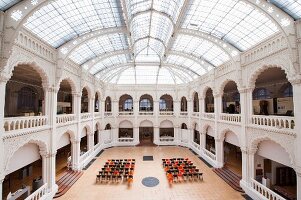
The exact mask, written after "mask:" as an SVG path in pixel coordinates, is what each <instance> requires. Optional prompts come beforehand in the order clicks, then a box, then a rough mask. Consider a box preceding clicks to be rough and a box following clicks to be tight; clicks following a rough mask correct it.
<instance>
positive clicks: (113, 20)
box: [0, 0, 301, 84]
mask: <svg viewBox="0 0 301 200" xmlns="http://www.w3.org/2000/svg"><path fill="white" fill-rule="evenodd" d="M0 1H1V0H0ZM300 1H301V0H298V1H296V0H295V1H294V0H287V1H284V0H270V2H271V3H273V4H274V5H276V6H278V7H279V8H281V9H283V10H284V11H286V12H287V13H289V14H290V15H292V16H294V18H295V19H299V18H300V15H301V11H300V10H301V8H300V7H301V6H300ZM1 2H5V4H7V5H8V4H11V5H12V4H14V2H15V3H16V2H17V1H1ZM3 6H4V3H3ZM0 9H1V4H0ZM2 9H3V7H2ZM125 11H127V12H125ZM24 26H25V28H27V29H28V30H29V31H31V32H32V33H34V34H36V35H37V36H38V37H39V38H41V39H42V40H44V41H45V42H47V43H48V44H50V45H51V46H53V47H54V48H58V49H59V50H61V51H59V52H65V53H66V54H64V55H65V57H66V59H70V60H72V61H74V62H75V63H77V64H78V65H80V66H81V67H83V68H84V69H85V70H88V71H89V72H90V73H91V74H93V75H95V76H96V77H97V78H99V79H100V80H103V81H105V82H110V83H118V84H130V83H134V84H179V83H187V82H189V81H192V80H194V79H195V78H197V77H199V76H201V75H203V74H205V73H207V72H208V71H210V70H211V69H212V68H213V67H214V66H220V65H222V64H224V63H225V62H228V61H231V60H233V59H232V58H231V56H235V55H230V54H229V53H228V52H229V51H226V50H225V48H224V46H223V45H226V46H227V44H230V45H232V46H233V49H235V50H237V52H239V51H246V50H248V49H250V48H252V47H254V46H255V45H256V44H258V43H259V42H261V41H263V40H264V39H266V38H268V37H271V36H272V35H274V34H275V33H277V32H279V30H278V25H277V24H275V22H274V21H271V20H270V19H269V18H268V17H267V16H266V15H265V13H263V11H262V10H258V9H256V8H255V7H254V6H253V5H250V4H248V3H246V1H241V0H190V1H185V0H124V2H123V1H119V0H54V1H51V2H50V3H45V5H44V6H41V7H40V8H39V9H37V10H36V11H35V12H34V13H33V14H31V16H30V17H29V18H28V19H27V21H26V22H25V23H24ZM116 27H122V29H123V30H127V31H124V32H121V31H120V29H119V30H117V29H116V32H115V28H116ZM103 29H108V30H109V31H108V32H109V33H108V34H105V35H104V34H103V33H99V32H97V31H99V30H103ZM183 29H184V30H186V32H179V31H178V30H183ZM189 30H194V31H193V32H191V31H190V32H189ZM197 31H198V32H197ZM91 33H93V34H95V36H93V37H92V38H91V37H90V36H89V37H87V38H85V36H86V35H85V34H87V35H89V34H90V35H91ZM196 33H200V34H196ZM203 33H206V34H205V35H208V34H209V36H210V37H211V36H214V37H215V38H218V39H221V40H223V42H216V43H215V42H214V41H213V40H210V39H208V38H206V37H201V35H202V34H203ZM100 34H102V35H100ZM80 36H82V37H81V40H80V42H79V44H74V45H75V47H74V48H70V45H69V44H71V43H72V42H73V41H76V40H77V39H78V37H80ZM212 38H213V37H212ZM68 42H71V43H68ZM68 45H69V46H68ZM76 45H77V46H76ZM62 50H64V51H62ZM123 53H124V54H123ZM62 57H64V56H62ZM94 61H95V62H94Z"/></svg>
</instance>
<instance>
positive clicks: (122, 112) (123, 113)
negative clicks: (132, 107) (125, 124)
mask: <svg viewBox="0 0 301 200" xmlns="http://www.w3.org/2000/svg"><path fill="white" fill-rule="evenodd" d="M124 115H126V116H127V115H134V111H119V116H124Z"/></svg>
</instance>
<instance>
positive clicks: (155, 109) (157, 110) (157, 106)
mask: <svg viewBox="0 0 301 200" xmlns="http://www.w3.org/2000/svg"><path fill="white" fill-rule="evenodd" d="M159 113H160V112H159V101H158V100H154V115H155V116H159Z"/></svg>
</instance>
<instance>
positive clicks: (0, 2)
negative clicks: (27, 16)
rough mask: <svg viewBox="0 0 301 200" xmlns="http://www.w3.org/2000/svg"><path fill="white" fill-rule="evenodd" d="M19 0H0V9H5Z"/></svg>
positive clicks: (19, 0)
mask: <svg viewBox="0 0 301 200" xmlns="http://www.w3.org/2000/svg"><path fill="white" fill-rule="evenodd" d="M21 1H22V0H0V10H2V11H6V10H7V9H9V8H10V7H12V6H14V5H15V4H17V3H19V2H21Z"/></svg>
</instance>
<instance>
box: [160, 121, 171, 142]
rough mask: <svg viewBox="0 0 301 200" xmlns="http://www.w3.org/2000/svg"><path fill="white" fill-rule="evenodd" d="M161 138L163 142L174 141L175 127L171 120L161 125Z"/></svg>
mask: <svg viewBox="0 0 301 200" xmlns="http://www.w3.org/2000/svg"><path fill="white" fill-rule="evenodd" d="M159 131H160V133H159V138H160V141H161V142H172V141H174V126H173V123H172V122H171V121H169V120H164V121H162V122H161V123H160V130H159Z"/></svg>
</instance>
